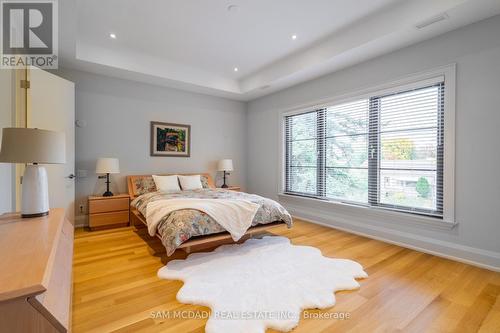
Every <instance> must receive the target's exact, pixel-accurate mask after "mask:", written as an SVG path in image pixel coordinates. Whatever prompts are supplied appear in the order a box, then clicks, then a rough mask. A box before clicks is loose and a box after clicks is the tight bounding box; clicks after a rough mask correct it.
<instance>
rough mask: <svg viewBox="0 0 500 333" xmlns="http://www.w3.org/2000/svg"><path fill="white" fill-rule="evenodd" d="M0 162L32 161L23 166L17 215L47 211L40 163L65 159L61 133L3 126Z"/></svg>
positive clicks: (44, 212) (34, 214) (27, 215)
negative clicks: (19, 210) (19, 204)
mask: <svg viewBox="0 0 500 333" xmlns="http://www.w3.org/2000/svg"><path fill="white" fill-rule="evenodd" d="M0 162H5V163H32V164H30V165H27V166H26V169H25V170H24V175H23V183H22V202H21V216H22V217H28V218H29V217H39V216H45V215H48V214H49V187H48V181H47V171H46V170H45V168H44V167H43V166H41V165H40V164H64V163H66V140H65V136H64V133H62V132H54V131H47V130H42V129H36V128H4V129H3V131H2V148H1V151H0Z"/></svg>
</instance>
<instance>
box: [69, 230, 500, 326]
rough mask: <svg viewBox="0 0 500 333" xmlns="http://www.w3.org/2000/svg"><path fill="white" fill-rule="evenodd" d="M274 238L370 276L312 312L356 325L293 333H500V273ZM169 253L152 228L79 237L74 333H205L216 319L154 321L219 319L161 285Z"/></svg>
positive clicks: (174, 284) (311, 234)
mask: <svg viewBox="0 0 500 333" xmlns="http://www.w3.org/2000/svg"><path fill="white" fill-rule="evenodd" d="M273 233H274V234H280V235H283V236H286V237H288V238H290V239H291V240H292V242H293V243H294V244H296V245H311V246H315V247H317V248H319V249H321V251H322V252H323V254H324V255H326V256H330V257H337V258H347V259H352V260H356V261H358V262H359V263H361V264H362V265H363V267H364V268H365V271H366V272H367V273H368V275H369V277H368V278H367V279H364V280H359V281H360V283H361V288H360V289H359V290H354V291H342V292H338V293H336V297H337V304H336V305H335V306H334V307H332V308H330V309H327V310H324V311H319V310H308V311H307V314H308V315H309V316H312V315H316V316H318V315H320V314H324V313H333V312H336V313H344V314H345V315H348V316H349V318H348V319H343V320H335V319H310V318H306V319H304V318H302V319H301V320H300V324H299V326H298V327H297V328H296V329H295V330H294V331H293V332H308V333H309V332H346V331H353V332H374V331H381V332H386V331H402V332H500V298H499V297H498V296H499V294H500V273H495V272H491V271H488V270H484V269H480V268H477V267H473V266H470V265H466V264H462V263H458V262H455V261H451V260H446V259H442V258H439V257H435V256H432V255H428V254H424V253H421V252H417V251H413V250H409V249H405V248H402V247H398V246H395V245H390V244H387V243H383V242H380V241H376V240H372V239H369V238H364V237H360V236H356V235H353V234H349V233H346V232H342V231H338V230H334V229H330V228H326V227H322V226H318V225H314V224H311V223H306V222H303V221H297V220H296V221H295V225H294V227H293V228H292V229H290V230H288V229H286V227H283V228H276V229H273ZM145 240H147V242H146V241H145ZM161 249H162V245H161V243H160V242H159V241H158V240H157V239H156V238H149V236H148V235H147V234H146V232H145V230H144V229H143V230H140V231H138V232H137V231H134V229H132V228H120V229H113V230H107V231H95V232H88V231H84V230H82V229H79V230H77V231H76V234H75V252H74V273H73V274H74V275H73V278H74V289H73V331H74V332H92V331H93V332H130V331H133V332H204V327H205V322H206V319H198V318H194V319H178V318H175V319H153V318H152V316H151V313H152V312H155V313H158V312H163V311H165V312H166V311H181V310H188V311H189V312H187V313H189V314H190V315H193V314H194V315H196V314H198V315H200V314H203V313H206V312H207V311H209V309H208V308H205V307H201V306H192V305H185V304H181V303H179V302H177V301H176V299H175V295H176V293H177V291H178V290H179V288H180V287H181V286H182V283H181V282H180V281H166V280H160V279H158V278H157V277H156V272H157V270H158V269H159V268H160V267H162V266H163V265H164V264H165V263H166V260H167V259H166V258H165V255H164V253H158V254H154V253H155V251H157V252H159V251H161ZM183 257H185V255H184V254H182V253H175V254H174V256H173V257H172V258H183ZM172 258H168V260H171V259H172ZM268 332H274V331H271V330H269V331H268Z"/></svg>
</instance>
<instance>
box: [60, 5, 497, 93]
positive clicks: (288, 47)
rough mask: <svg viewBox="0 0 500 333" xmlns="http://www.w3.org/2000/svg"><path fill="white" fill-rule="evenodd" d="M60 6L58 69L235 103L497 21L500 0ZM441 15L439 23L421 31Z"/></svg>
mask: <svg viewBox="0 0 500 333" xmlns="http://www.w3.org/2000/svg"><path fill="white" fill-rule="evenodd" d="M59 6H60V20H59V24H60V27H59V31H60V35H61V43H60V58H61V59H60V60H61V61H60V63H61V66H64V67H70V68H77V69H81V70H86V71H90V72H95V73H103V74H106V75H110V76H115V77H120V78H126V79H131V80H137V81H142V82H148V83H152V84H158V85H164V86H169V87H175V88H179V89H185V90H190V91H196V92H201V93H206V94H211V95H217V96H223V97H228V98H232V99H236V100H251V99H255V98H257V97H260V96H263V95H266V94H270V93H272V92H275V91H278V90H281V89H284V88H286V87H289V86H292V85H295V84H298V83H300V82H303V81H305V80H309V79H312V78H315V77H318V76H320V75H324V74H326V73H329V72H334V71H336V70H339V69H341V68H344V67H347V66H350V65H354V64H356V63H359V62H361V61H365V60H368V59H370V58H373V57H376V56H379V55H382V54H384V53H388V52H391V51H393V50H396V49H399V48H402V47H405V46H408V45H410V44H414V43H417V42H419V41H422V40H425V39H428V38H432V37H434V36H436V35H439V34H442V33H444V32H447V31H450V30H453V29H456V28H458V27H461V26H464V25H467V24H470V23H472V22H475V21H479V20H481V19H484V18H487V17H490V16H493V15H497V14H500V1H498V0H439V1H436V0H309V1H306V0H273V1H269V0H233V1H230V0H210V1H207V0H166V1H158V0H141V1H137V0H106V1H103V0H65V1H61V2H59ZM443 14H445V16H446V19H444V20H442V21H439V22H436V23H434V24H432V25H429V26H427V27H425V28H422V29H418V28H417V27H416V25H418V24H420V23H423V22H424V23H425V22H426V21H428V20H431V21H432V20H433V18H435V17H437V16H440V15H443ZM111 33H113V34H115V35H116V38H115V39H113V38H111V37H110V34H111ZM293 35H295V36H296V38H295V39H293V38H292V36H293ZM235 68H238V71H235V70H234V69H235Z"/></svg>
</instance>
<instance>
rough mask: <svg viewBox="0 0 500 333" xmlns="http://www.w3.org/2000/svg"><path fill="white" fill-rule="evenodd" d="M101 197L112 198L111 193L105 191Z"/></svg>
mask: <svg viewBox="0 0 500 333" xmlns="http://www.w3.org/2000/svg"><path fill="white" fill-rule="evenodd" d="M102 196H103V197H112V196H113V193H111V191H106V192H104V193H103V194H102Z"/></svg>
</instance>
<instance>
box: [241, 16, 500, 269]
mask: <svg viewBox="0 0 500 333" xmlns="http://www.w3.org/2000/svg"><path fill="white" fill-rule="evenodd" d="M450 63H456V64H457V98H456V102H457V108H456V117H457V118H456V206H455V207H456V209H455V211H456V221H457V222H458V223H459V225H458V226H457V227H456V228H455V229H453V230H447V229H446V228H444V229H440V228H434V227H429V226H427V225H420V224H419V225H416V224H412V223H411V221H410V222H408V221H403V220H402V219H401V220H398V219H394V218H393V219H388V218H384V217H383V216H381V215H374V214H372V213H370V212H367V211H366V210H360V209H359V208H354V209H353V208H348V207H338V206H336V207H332V205H331V204H330V205H328V204H323V203H315V202H311V201H306V200H303V199H293V200H292V199H283V198H281V201H282V202H283V203H284V205H285V206H286V207H288V208H289V209H290V210H291V212H292V213H293V214H295V215H297V216H302V217H306V218H309V219H311V220H315V221H318V222H321V223H325V224H329V225H332V226H336V227H339V228H344V229H347V230H351V231H355V232H358V233H364V234H368V235H370V236H372V237H373V236H374V237H379V238H383V239H386V240H390V241H393V242H402V243H404V244H406V245H409V246H412V247H418V248H423V249H425V250H427V251H431V252H432V251H433V252H438V253H441V254H445V255H448V256H455V257H460V258H461V259H465V260H470V261H474V262H479V263H481V264H483V265H487V266H490V267H496V268H497V269H500V241H499V239H498V238H499V236H500V211H499V204H500V176H499V172H500V150H499V144H500V136H499V133H500V132H499V128H500V16H496V17H493V18H491V19H488V20H485V21H482V22H478V23H476V24H473V25H470V26H467V27H464V28H461V29H459V30H456V31H452V32H449V33H447V34H444V35H442V36H439V37H437V38H434V39H432V40H428V41H425V42H422V43H420V44H417V45H413V46H410V47H407V48H405V49H402V50H399V51H396V52H394V53H391V54H388V55H385V56H382V57H380V58H377V59H374V60H371V61H368V62H365V63H362V64H360V65H357V66H354V67H351V68H348V69H345V70H342V71H339V72H336V73H333V74H330V75H327V76H324V77H321V78H318V79H315V80H312V81H309V82H306V83H303V84H300V85H298V86H295V87H292V88H289V89H287V90H284V91H281V92H278V93H275V94H273V95H269V96H266V97H263V98H261V99H258V100H255V101H252V102H250V103H249V105H248V112H247V122H248V129H247V151H248V156H247V161H248V165H247V171H248V174H247V180H248V185H249V186H248V188H249V191H250V192H255V193H258V194H261V195H264V196H268V197H271V198H278V196H277V194H278V191H279V189H278V177H279V170H278V161H279V158H280V157H279V156H278V147H279V142H280V138H279V136H278V132H279V126H280V123H279V116H278V114H279V111H278V110H282V109H286V108H292V107H295V106H299V105H301V104H305V103H308V102H311V101H315V100H319V99H322V98H327V97H334V96H336V95H341V94H344V93H348V92H350V91H356V90H358V89H362V88H366V87H369V86H370V85H374V86H375V85H377V84H380V83H384V82H391V81H393V80H395V79H398V78H401V77H404V76H405V75H408V74H412V73H416V72H419V71H424V70H429V69H432V68H434V67H438V66H442V65H447V64H450Z"/></svg>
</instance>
